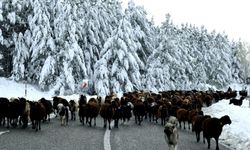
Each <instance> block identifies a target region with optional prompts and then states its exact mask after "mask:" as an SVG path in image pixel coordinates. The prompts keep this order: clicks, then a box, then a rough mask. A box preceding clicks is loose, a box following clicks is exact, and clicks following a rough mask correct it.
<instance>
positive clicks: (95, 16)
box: [80, 0, 122, 93]
mask: <svg viewBox="0 0 250 150" xmlns="http://www.w3.org/2000/svg"><path fill="white" fill-rule="evenodd" d="M83 4H84V5H83V6H82V7H83V9H84V10H85V14H84V18H85V22H84V24H83V26H82V27H83V30H82V34H83V36H82V39H81V41H82V42H81V44H80V47H81V48H82V49H83V51H84V52H83V53H84V56H85V65H86V69H87V76H88V79H89V92H90V93H93V92H94V84H93V73H94V64H95V63H96V61H97V60H99V59H100V57H101V56H100V51H101V49H103V46H104V43H105V42H106V41H107V39H108V38H109V37H110V36H111V33H112V31H113V30H114V29H116V28H117V26H118V22H119V20H120V19H121V13H122V11H121V10H122V9H121V4H120V3H119V2H118V1H116V0H115V1H114V0H106V1H102V0H97V1H95V3H93V2H92V1H91V0H87V1H85V2H84V3H83Z"/></svg>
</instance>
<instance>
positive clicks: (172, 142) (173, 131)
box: [164, 116, 179, 150]
mask: <svg viewBox="0 0 250 150" xmlns="http://www.w3.org/2000/svg"><path fill="white" fill-rule="evenodd" d="M176 126H177V119H176V117H173V116H171V117H170V118H169V120H168V122H167V123H166V125H165V127H164V134H165V140H166V142H167V144H168V149H169V150H177V146H178V143H177V142H178V139H179V134H178V131H177V127H176Z"/></svg>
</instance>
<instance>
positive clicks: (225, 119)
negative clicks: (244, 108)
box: [220, 115, 232, 126]
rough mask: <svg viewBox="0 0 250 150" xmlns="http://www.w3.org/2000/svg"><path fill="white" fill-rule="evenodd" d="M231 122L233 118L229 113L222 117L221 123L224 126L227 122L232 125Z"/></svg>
mask: <svg viewBox="0 0 250 150" xmlns="http://www.w3.org/2000/svg"><path fill="white" fill-rule="evenodd" d="M231 123H232V121H231V119H230V117H229V116H228V115H225V116H223V117H221V118H220V124H221V125H222V126H224V125H225V124H229V125H230V124H231Z"/></svg>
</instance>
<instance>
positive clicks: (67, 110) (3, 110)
mask: <svg viewBox="0 0 250 150" xmlns="http://www.w3.org/2000/svg"><path fill="white" fill-rule="evenodd" d="M237 94H239V95H240V97H241V98H240V99H236V96H237ZM246 97H247V91H245V90H242V91H235V90H232V89H231V88H230V87H229V88H228V90H227V91H210V90H208V91H197V90H190V91H182V90H172V91H162V92H159V93H153V92H145V91H134V92H127V93H124V94H123V95H122V97H120V98H118V97H117V96H116V94H114V93H112V94H110V95H108V96H106V97H96V98H89V99H88V98H87V97H86V96H85V95H80V96H79V99H78V100H66V99H65V98H62V97H57V96H55V97H53V100H46V99H45V98H41V99H40V100H38V101H30V100H27V99H25V98H23V97H22V98H10V99H8V98H4V97H0V126H6V127H7V128H9V127H10V126H11V127H13V128H16V127H17V126H21V127H22V128H26V127H27V126H28V122H29V121H30V122H31V124H32V129H35V131H38V130H41V122H45V121H50V114H51V113H55V114H56V116H58V117H59V118H60V121H61V125H67V123H68V120H69V119H71V120H76V114H77V113H78V117H79V120H80V122H81V123H82V124H83V125H85V124H87V125H89V126H93V125H94V126H95V125H96V118H97V117H98V115H100V116H101V117H102V118H103V120H104V128H106V127H107V125H108V129H111V121H114V127H115V128H118V125H119V121H122V122H126V121H129V120H130V119H131V117H132V116H134V118H135V123H136V124H138V125H141V123H142V121H143V120H148V121H150V122H155V123H158V121H159V120H160V121H159V122H160V124H161V125H163V126H164V125H165V127H166V124H168V121H169V119H170V118H171V117H172V116H174V117H175V118H176V121H175V125H176V126H177V124H179V128H180V129H181V128H182V123H183V125H184V126H183V128H184V129H185V128H186V125H185V123H187V124H188V128H189V129H190V125H191V126H192V131H193V132H195V134H196V139H197V142H199V140H200V132H202V131H203V137H204V138H203V142H204V143H205V140H204V139H207V143H208V148H210V138H215V140H216V150H218V149H219V147H218V138H219V136H220V134H221V132H222V127H223V126H224V125H225V124H230V123H231V120H230V117H229V116H228V115H225V116H223V117H221V118H211V116H209V115H205V114H203V112H202V107H203V106H206V107H208V106H210V105H212V104H213V103H215V102H218V101H220V100H222V99H227V100H229V103H230V104H231V103H233V104H235V105H242V101H243V100H244V99H245V98H246ZM69 117H70V118H69ZM92 120H93V125H92ZM164 132H165V134H166V135H167V138H170V137H169V136H171V134H173V131H168V130H167V129H166V128H165V130H164ZM168 142H169V143H170V144H171V139H168ZM169 143H168V144H169Z"/></svg>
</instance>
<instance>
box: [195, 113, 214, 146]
mask: <svg viewBox="0 0 250 150" xmlns="http://www.w3.org/2000/svg"><path fill="white" fill-rule="evenodd" d="M207 118H211V116H209V115H205V116H203V115H197V116H194V117H193V118H192V131H194V132H195V135H196V140H197V142H199V141H200V132H201V131H202V123H203V121H204V120H205V119H207Z"/></svg>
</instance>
